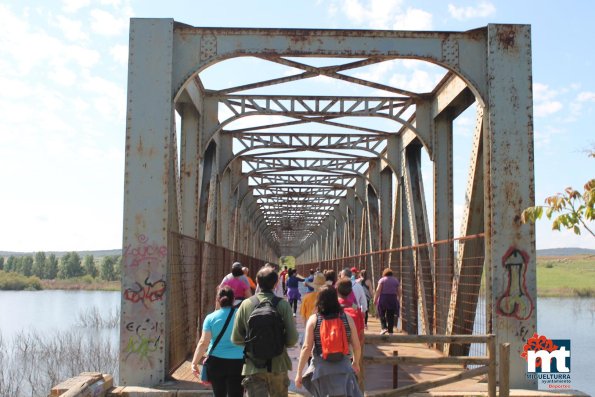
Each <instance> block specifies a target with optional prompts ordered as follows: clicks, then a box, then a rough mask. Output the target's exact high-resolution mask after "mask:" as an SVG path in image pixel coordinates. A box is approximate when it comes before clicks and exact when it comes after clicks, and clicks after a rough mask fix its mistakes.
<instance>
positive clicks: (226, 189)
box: [217, 134, 235, 248]
mask: <svg viewBox="0 0 595 397" xmlns="http://www.w3.org/2000/svg"><path fill="white" fill-rule="evenodd" d="M217 138H218V139H217V140H218V142H219V144H218V145H217V149H218V151H219V153H218V156H217V161H218V162H219V175H221V178H220V183H219V216H218V225H219V228H218V229H219V230H218V235H217V241H218V245H220V246H223V247H225V248H231V246H232V238H233V229H230V227H233V225H232V217H233V211H234V205H233V195H232V194H233V192H232V191H231V189H232V186H234V182H235V180H234V178H233V174H232V169H231V168H230V167H227V169H226V167H225V166H226V165H227V164H228V163H229V162H230V161H231V160H232V159H233V157H234V155H233V151H232V147H233V138H232V137H231V135H229V134H219V136H218V137H217Z"/></svg>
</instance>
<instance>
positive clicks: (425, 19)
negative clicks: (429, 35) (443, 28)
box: [393, 8, 432, 30]
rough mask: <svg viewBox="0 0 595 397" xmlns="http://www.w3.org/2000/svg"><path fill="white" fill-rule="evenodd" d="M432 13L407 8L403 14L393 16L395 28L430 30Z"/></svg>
mask: <svg viewBox="0 0 595 397" xmlns="http://www.w3.org/2000/svg"><path fill="white" fill-rule="evenodd" d="M431 28H432V14H430V13H429V12H426V11H424V10H420V9H418V8H407V11H406V12H405V13H404V14H399V15H396V16H395V23H394V25H393V29H395V30H430V29H431Z"/></svg>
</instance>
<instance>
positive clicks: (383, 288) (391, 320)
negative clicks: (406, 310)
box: [374, 268, 401, 335]
mask: <svg viewBox="0 0 595 397" xmlns="http://www.w3.org/2000/svg"><path fill="white" fill-rule="evenodd" d="M400 297H401V283H400V282H399V280H397V279H396V278H395V277H393V271H392V270H391V268H386V269H384V271H383V272H382V278H381V279H380V280H379V281H378V287H377V288H376V293H375V294H374V304H375V305H376V308H377V309H378V317H380V325H381V327H382V331H381V332H380V333H381V334H382V335H384V334H386V333H387V332H388V333H389V334H392V333H393V328H394V325H395V316H396V317H397V321H398V319H399V314H400V310H399V309H400Z"/></svg>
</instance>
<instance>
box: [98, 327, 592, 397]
mask: <svg viewBox="0 0 595 397" xmlns="http://www.w3.org/2000/svg"><path fill="white" fill-rule="evenodd" d="M296 324H297V327H298V331H299V332H300V335H301V334H303V329H304V323H303V320H302V319H301V318H300V317H297V318H296ZM368 326H369V329H368V330H367V331H366V333H367V334H378V333H379V332H380V324H379V321H378V320H377V319H376V318H373V317H370V319H369V321H368ZM299 351H300V348H299V347H297V346H296V347H294V348H292V349H289V355H290V357H291V359H292V361H293V364H294V365H293V367H294V370H293V371H292V372H291V373H290V374H289V376H290V379H291V380H292V382H291V386H290V393H289V395H290V396H294V397H297V396H309V394H308V393H307V392H306V391H304V390H296V389H295V385H294V384H293V379H294V377H295V368H296V367H297V362H298V357H299ZM393 351H398V352H399V355H400V356H416V357H439V356H440V355H441V353H439V352H438V351H437V350H435V349H430V348H428V347H427V346H426V345H424V344H398V343H393V344H391V345H378V346H376V345H371V344H366V346H365V352H364V355H365V356H374V357H377V356H384V355H386V356H392V354H393ZM461 368H462V367H461V366H460V365H425V366H422V365H405V364H401V365H399V368H398V376H397V378H398V387H402V386H407V385H409V384H412V383H414V382H416V383H417V382H421V381H425V380H432V379H437V378H440V377H442V376H445V375H450V374H453V373H455V372H459V371H460V370H461ZM364 370H365V389H366V395H370V396H373V395H374V394H375V392H377V393H382V392H383V391H388V390H391V389H393V367H392V366H391V365H380V364H368V365H366V366H365V369H364ZM156 389H159V390H162V391H163V392H165V393H167V394H166V395H168V396H169V395H170V394H169V393H170V392H171V393H172V394H171V396H175V395H177V396H182V395H183V396H185V397H194V396H202V395H211V391H210V389H208V388H206V387H204V386H202V385H200V384H199V383H198V382H197V381H196V378H195V377H194V375H192V372H191V370H190V361H186V362H185V363H184V364H182V365H181V366H180V367H179V368H178V369H177V370H176V372H175V373H174V374H173V379H172V380H171V381H168V382H165V383H163V384H161V385H160V386H158V387H157V388H143V387H134V386H127V387H116V388H115V389H113V390H111V392H110V394H109V395H110V396H122V395H126V396H132V395H135V396H137V395H138V396H142V395H145V394H146V395H159V396H165V394H161V393H159V391H158V390H156ZM470 394H472V395H476V396H487V383H486V382H483V381H482V379H478V378H473V379H468V380H464V381H459V382H456V383H451V384H450V385H446V386H442V387H437V388H433V389H431V390H430V391H428V392H422V393H414V394H411V395H412V396H439V397H447V396H466V395H470ZM510 396H515V397H520V396H527V397H533V396H548V397H555V396H564V397H569V396H586V394H584V393H581V392H577V391H559V392H546V391H537V390H513V389H511V390H510Z"/></svg>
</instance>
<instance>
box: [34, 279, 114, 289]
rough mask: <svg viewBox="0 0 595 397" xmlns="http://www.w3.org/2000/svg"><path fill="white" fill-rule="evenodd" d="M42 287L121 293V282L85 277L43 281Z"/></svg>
mask: <svg viewBox="0 0 595 397" xmlns="http://www.w3.org/2000/svg"><path fill="white" fill-rule="evenodd" d="M41 287H42V288H43V289H63V290H84V291H120V281H104V280H96V279H93V278H90V277H86V276H85V277H79V278H72V279H67V280H41Z"/></svg>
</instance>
